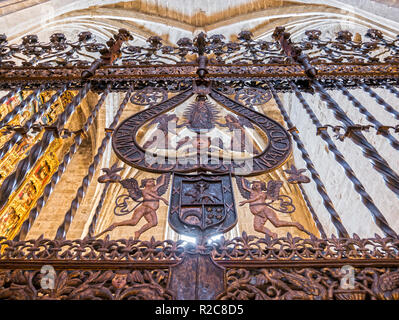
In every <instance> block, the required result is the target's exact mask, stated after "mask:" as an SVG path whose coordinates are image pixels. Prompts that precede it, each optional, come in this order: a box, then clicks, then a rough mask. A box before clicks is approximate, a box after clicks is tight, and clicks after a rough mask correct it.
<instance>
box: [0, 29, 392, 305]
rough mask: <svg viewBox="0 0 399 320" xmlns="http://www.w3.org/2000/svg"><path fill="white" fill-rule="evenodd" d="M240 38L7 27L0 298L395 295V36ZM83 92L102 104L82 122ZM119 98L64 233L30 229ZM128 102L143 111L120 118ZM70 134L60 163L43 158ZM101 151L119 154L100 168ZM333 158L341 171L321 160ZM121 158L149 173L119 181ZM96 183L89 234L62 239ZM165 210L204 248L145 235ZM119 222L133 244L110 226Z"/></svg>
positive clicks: (0, 142)
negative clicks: (105, 219) (114, 190)
mask: <svg viewBox="0 0 399 320" xmlns="http://www.w3.org/2000/svg"><path fill="white" fill-rule="evenodd" d="M237 39H238V40H237V41H235V42H232V41H227V40H226V39H225V38H224V36H223V35H212V36H207V35H205V34H203V33H201V34H199V35H198V36H197V37H195V38H194V39H188V38H182V39H180V40H179V41H178V42H177V45H176V46H169V45H164V44H163V43H162V39H161V38H159V37H151V38H149V39H148V40H147V43H148V46H147V47H137V46H133V45H131V44H130V41H131V40H132V36H131V35H130V34H129V32H128V31H126V30H123V29H121V30H120V31H119V33H118V34H116V35H115V36H114V37H113V38H112V39H110V40H109V41H108V42H107V43H106V44H103V43H98V42H96V41H95V40H94V39H93V37H92V35H91V34H90V33H88V32H82V33H81V34H79V36H78V39H77V40H76V41H71V40H68V39H66V38H65V36H64V35H63V34H54V35H52V36H51V38H50V41H49V42H46V43H43V42H40V41H39V39H38V38H37V37H36V36H34V35H30V36H26V37H24V38H23V39H22V42H21V43H20V44H9V43H8V42H7V38H6V36H4V35H3V36H1V37H0V49H1V50H0V88H1V90H3V91H6V93H5V94H4V95H3V96H2V97H1V99H0V104H1V108H2V109H1V112H2V113H1V117H0V130H1V136H0V163H1V166H2V167H1V169H0V170H1V172H0V174H1V176H0V179H1V180H0V181H1V187H0V231H1V233H0V246H1V247H0V249H1V252H0V298H1V299H399V271H398V265H399V262H398V261H399V260H398V245H399V239H398V234H397V232H396V231H397V230H398V227H399V225H398V224H397V222H396V220H397V219H395V218H396V216H395V215H396V214H397V207H396V206H397V204H398V202H397V201H398V199H397V197H398V196H399V176H398V173H397V172H399V163H398V160H397V159H398V157H397V155H396V152H397V150H399V141H398V133H399V124H397V121H396V120H398V119H399V111H398V107H397V105H398V102H399V89H398V76H399V39H398V38H396V39H386V38H384V37H383V35H382V33H381V32H379V31H378V30H369V31H368V33H367V34H365V35H363V38H362V37H361V36H360V35H358V34H357V35H355V36H353V35H352V34H351V33H350V32H348V31H342V32H339V33H338V34H337V35H336V38H334V39H323V36H322V34H321V32H320V31H318V30H309V31H307V32H306V37H305V38H304V39H302V40H301V41H299V42H292V41H291V39H290V34H289V33H287V32H286V31H285V30H284V28H281V27H279V28H276V29H275V32H274V34H273V41H270V42H267V41H264V40H255V39H253V36H252V34H251V33H250V32H245V31H243V32H241V33H240V34H239V35H238V37H237ZM89 92H93V93H96V94H98V100H97V101H96V103H95V104H94V106H93V107H92V108H91V109H90V113H88V114H86V115H84V122H83V123H84V124H83V126H82V127H81V128H79V129H78V130H73V129H71V127H70V126H68V124H69V122H70V119H71V117H72V116H73V114H74V113H75V112H76V110H77V109H78V106H79V105H80V104H81V103H82V102H83V101H84V100H85V98H86V97H87V95H88V94H89ZM110 95H114V96H117V97H122V98H121V99H120V103H119V106H118V108H117V110H116V113H115V114H114V116H113V121H112V122H110V124H109V126H108V127H107V128H106V129H105V134H104V137H103V138H102V140H101V142H100V143H99V147H98V149H97V150H96V151H95V154H94V155H93V157H92V161H91V163H90V165H89V166H88V167H87V169H86V174H85V175H84V176H82V180H81V185H80V187H79V188H78V189H77V190H76V195H75V197H74V199H73V201H72V202H71V203H70V206H69V209H68V210H67V211H66V212H65V215H64V217H63V221H62V223H60V224H59V225H58V226H57V227H56V228H55V230H56V235H55V238H54V239H45V238H43V237H40V238H38V239H29V238H28V234H29V231H30V230H31V228H32V226H34V224H35V221H36V220H37V218H38V217H39V215H40V213H41V211H42V209H43V208H44V206H45V205H46V203H47V201H48V199H49V198H50V197H51V196H52V193H53V191H54V188H55V186H56V185H57V183H58V182H59V181H60V179H61V177H62V176H63V174H64V173H65V171H66V169H67V167H68V164H69V163H70V162H71V160H72V158H73V156H74V155H75V154H76V153H77V152H78V151H79V147H80V146H81V145H82V143H83V142H84V139H85V137H86V135H87V132H88V131H89V130H91V129H90V128H92V127H93V126H95V124H96V121H97V118H98V114H99V112H100V110H101V108H106V103H105V102H106V99H107V96H110ZM365 97H366V100H364V99H365ZM387 97H388V98H387ZM38 99H41V100H40V103H36V104H33V107H32V102H33V101H37V100H38ZM13 101H14V102H13ZM129 103H132V104H135V105H137V106H140V108H141V109H140V111H139V112H137V113H134V114H128V115H126V107H127V105H128V104H129ZM350 110H356V112H357V113H356V117H354V116H353V115H354V113H353V111H350ZM124 112H125V113H124ZM327 112H330V114H331V117H327V116H325V115H326V114H327ZM381 112H385V118H384V119H389V117H390V118H391V119H390V120H389V121H388V120H387V122H383V121H382V120H379V119H381V117H380V116H377V115H379V114H380V113H381ZM122 119H124V120H123V121H121V120H122ZM384 121H385V120H384ZM373 136H375V137H377V138H378V139H379V140H378V141H380V142H379V143H375V141H374V140H373V139H371V138H370V137H373ZM71 137H73V139H74V140H73V143H71V144H70V145H69V146H68V148H67V149H66V150H63V149H62V148H61V149H59V150H60V151H59V153H60V154H61V156H58V159H60V160H59V161H58V160H57V159H56V158H57V157H56V156H54V155H51V154H50V153H49V152H50V151H49V150H50V149H51V148H53V149H51V150H54V148H55V146H60V145H62V141H63V139H67V138H71ZM371 140H373V141H371ZM108 145H112V150H113V152H114V154H115V155H116V156H117V157H118V159H119V160H118V161H116V162H115V163H114V165H112V166H110V168H101V167H100V165H101V159H102V157H103V155H104V153H105V150H106V148H107V146H108ZM57 148H58V147H57ZM57 150H58V149H57ZM348 150H349V151H348ZM322 152H323V154H324V155H323V156H322V154H321V153H322ZM348 152H349V153H348ZM351 152H352V153H351ZM355 152H357V154H358V156H357V158H355V160H353V159H351V156H349V157H348V156H347V154H349V155H352V154H354V153H355ZM11 154H14V155H16V156H14V158H12V157H11V156H10V155H11ZM327 155H328V156H327ZM326 157H329V159H330V160H328V161H327V160H325V159H326ZM43 159H47V160H46V161H44V160H43ZM51 159H53V160H51ZM320 159H321V160H320ZM358 159H362V160H358ZM364 159H366V160H367V163H368V166H369V167H366V165H364V162H362V161H364ZM324 161H325V163H324V164H323V162H324ZM332 163H334V165H335V166H336V168H338V169H337V170H336V171H339V170H341V171H340V172H341V175H342V176H344V177H345V179H344V180H339V179H338V178H337V177H338V176H339V174H338V173H337V176H335V175H334V174H332V173H331V171H328V170H326V167H328V166H329V165H330V164H332ZM122 164H123V166H121V165H122ZM301 166H303V167H302V168H301ZM126 167H133V168H136V169H137V170H138V171H139V172H145V173H149V174H152V176H150V177H146V178H143V179H141V181H138V178H137V177H136V178H135V177H134V176H128V177H126V176H123V174H122V173H123V170H124V168H126ZM305 167H306V169H305ZM101 169H102V170H103V174H102V175H100V176H99V177H98V179H97V181H96V179H93V177H95V175H96V173H98V172H99V171H100V170H101ZM334 170H335V169H334ZM326 172H327V173H326ZM328 172H330V173H328ZM368 176H369V178H367V177H368ZM265 177H267V178H265ZM370 177H371V178H370ZM366 178H367V179H366ZM35 179H36V180H35ZM370 179H375V184H376V185H377V186H378V190H377V193H376V190H375V188H374V189H373V190H372V192H370V191H369V190H370V186H369V184H370ZM362 181H363V182H362ZM364 181H366V183H365V182H364ZM93 183H99V184H104V187H103V189H102V193H101V195H100V196H99V201H98V202H97V203H96V206H95V208H93V209H94V214H93V215H91V216H90V221H87V225H88V229H87V232H86V235H85V237H84V238H83V239H70V238H69V237H68V231H69V230H70V227H71V223H72V221H73V219H74V217H75V215H76V214H77V212H78V209H79V206H80V205H81V204H82V202H83V201H84V199H85V196H87V191H88V188H89V186H90V185H91V184H93ZM113 185H120V186H121V187H122V189H123V190H124V191H126V192H125V193H123V194H120V195H119V194H118V196H117V197H116V198H115V199H116V200H115V203H114V208H113V214H114V215H116V216H122V215H128V214H130V215H131V216H130V219H126V220H119V222H115V223H113V224H111V225H108V226H107V227H105V228H104V227H103V226H102V225H99V220H100V219H101V217H102V215H104V214H105V213H104V211H105V210H103V205H104V201H105V199H106V197H107V193H108V192H110V191H109V190H110V188H111V187H112V186H113ZM348 186H350V187H348ZM339 188H342V190H343V191H342V192H341V193H337V189H339ZM346 188H347V189H346ZM290 190H291V191H292V190H296V192H297V197H298V199H300V200H301V201H302V202H301V203H303V206H302V207H301V212H303V214H304V215H305V216H307V217H308V218H309V219H308V220H309V221H310V222H309V223H307V224H306V226H305V225H304V223H302V222H301V221H305V220H306V219H305V218H303V219H302V220H301V219H296V218H291V219H282V218H281V217H289V216H290V215H292V217H295V216H294V215H295V214H298V213H297V212H298V211H299V209H298V203H297V202H296V201H297V200H295V199H293V196H292V195H290V194H288V193H289V191H290ZM167 192H168V193H169V199H166V194H167ZM292 192H293V191H292ZM32 194H34V195H36V198H35V197H33V199H31V200H29V199H28V200H26V201H28V202H26V201H25V200H24V201H25V202H24V204H26V205H25V206H16V205H15V203H16V202H15V201H14V199H16V198H17V197H19V199H23V197H25V196H26V197H27V198H29V197H30V196H31V195H32ZM332 194H333V195H332ZM337 194H340V196H339V197H338V196H337ZM376 194H377V195H378V197H377V198H376V197H375V195H376ZM238 199H242V200H241V201H239V200H238ZM21 201H22V200H21ZM29 201H30V202H29ZM160 206H165V207H167V210H168V213H167V221H166V224H167V225H168V227H170V228H171V229H172V230H173V231H172V232H174V233H175V234H177V235H185V236H190V237H193V238H195V239H196V241H197V243H196V244H192V243H187V242H186V241H184V240H171V239H160V240H155V238H153V237H152V238H151V240H148V241H147V240H141V239H140V238H141V237H142V235H148V234H151V230H153V228H154V227H156V226H157V224H158V217H159V213H158V209H159V208H160ZM240 210H241V211H240ZM245 212H247V213H248V216H245V215H244V213H245ZM360 212H363V213H362V214H360ZM143 219H144V220H146V223H145V224H144V225H143V226H142V227H141V228H138V227H136V228H133V227H134V226H136V225H137V224H138V222H139V221H140V220H142V221H144V220H143ZM248 219H249V225H251V227H250V228H249V229H245V228H241V229H240V228H239V226H243V223H244V220H245V222H248ZM267 222H269V224H270V223H271V225H272V226H273V227H274V229H270V227H269V226H268V225H267V224H266V223H267ZM120 226H131V227H132V229H131V230H133V231H134V232H132V237H130V238H128V239H117V240H113V239H111V238H110V237H109V236H105V237H104V236H103V235H104V234H107V233H108V232H110V231H112V230H114V229H115V228H119V227H120ZM251 228H252V229H251ZM288 228H289V229H288ZM231 230H236V231H237V230H238V231H240V232H242V231H244V232H242V235H241V236H237V235H236V236H231V235H232V234H234V233H232V231H231ZM248 230H254V231H256V235H249V233H250V232H248ZM273 230H274V231H273ZM281 230H283V231H281ZM288 230H291V231H288ZM292 230H294V232H295V234H296V235H292ZM354 230H360V231H359V232H354ZM395 230H396V231H395ZM277 231H278V233H277ZM227 232H230V233H229V234H228V233H227ZM281 232H283V233H284V236H281V234H282V233H281ZM374 232H375V233H376V234H375V235H374ZM357 233H363V234H366V236H365V237H363V236H359V235H358V234H357ZM367 234H369V235H367ZM219 235H224V237H222V238H220V239H219V240H214V241H213V239H215V237H217V236H219ZM1 236H3V237H1ZM43 265H46V266H47V269H43V268H42V267H43ZM345 272H347V273H346V274H345ZM351 276H354V278H353V277H352V278H350V277H351ZM49 279H50V280H49ZM348 279H352V280H351V281H349V280H348ZM44 280H46V281H47V282H46V281H44ZM346 280H348V281H349V282H348V281H347V282H345V281H346Z"/></svg>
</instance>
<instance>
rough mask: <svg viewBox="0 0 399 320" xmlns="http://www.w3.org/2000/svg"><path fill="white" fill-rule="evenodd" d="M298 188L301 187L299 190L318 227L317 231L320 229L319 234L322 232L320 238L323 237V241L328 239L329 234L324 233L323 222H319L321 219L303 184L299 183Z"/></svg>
mask: <svg viewBox="0 0 399 320" xmlns="http://www.w3.org/2000/svg"><path fill="white" fill-rule="evenodd" d="M298 187H299V189H300V190H301V193H302V197H303V200H305V203H306V206H307V207H308V209H309V212H310V214H311V215H312V218H313V221H314V222H315V224H316V227H317V229H318V230H319V232H320V236H321V237H322V238H323V239H327V234H326V232H325V231H324V228H323V225H322V224H321V222H320V220H319V217H318V216H317V214H316V211H314V208H313V206H312V203H311V202H310V200H309V197H308V195H307V194H306V192H305V189H304V188H303V187H302V184H300V183H298Z"/></svg>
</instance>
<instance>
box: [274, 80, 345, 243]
mask: <svg viewBox="0 0 399 320" xmlns="http://www.w3.org/2000/svg"><path fill="white" fill-rule="evenodd" d="M269 88H270V90H271V92H272V95H273V98H274V100H275V101H276V104H277V107H278V108H279V110H280V112H281V114H282V116H283V117H284V121H285V123H286V124H287V126H288V127H289V128H294V125H293V123H292V122H291V119H290V117H289V116H288V113H287V111H286V110H285V108H284V106H283V104H282V102H281V100H280V98H279V97H278V95H277V93H276V90H275V89H274V88H273V85H271V84H269ZM291 134H292V137H293V138H294V140H295V142H296V145H297V147H298V149H299V150H300V151H301V154H302V159H303V160H304V161H305V163H306V167H307V169H308V170H309V172H310V173H311V175H312V178H313V181H314V182H315V183H316V188H317V191H318V192H319V194H320V196H321V198H322V199H323V204H324V207H325V208H326V209H327V211H328V212H329V214H330V219H331V222H332V223H333V225H334V227H335V228H336V229H337V232H338V236H339V237H340V238H349V234H348V231H347V230H346V229H345V227H344V225H343V224H342V221H341V218H340V216H339V214H338V212H337V211H336V210H335V208H334V204H333V203H332V201H331V199H330V197H329V196H328V194H327V190H326V187H325V186H324V183H323V182H322V181H321V178H320V175H319V173H318V172H317V170H316V168H315V166H314V164H313V161H312V160H311V159H310V156H309V154H308V152H307V151H306V149H305V146H304V144H303V143H302V141H301V139H300V137H299V134H298V133H297V132H296V131H294V130H292V132H291ZM317 220H318V219H317Z"/></svg>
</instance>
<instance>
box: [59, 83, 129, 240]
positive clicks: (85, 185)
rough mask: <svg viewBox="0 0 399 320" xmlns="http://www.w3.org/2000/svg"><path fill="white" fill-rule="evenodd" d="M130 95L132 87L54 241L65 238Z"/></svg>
mask: <svg viewBox="0 0 399 320" xmlns="http://www.w3.org/2000/svg"><path fill="white" fill-rule="evenodd" d="M131 93H132V87H130V88H129V90H128V92H127V93H126V95H125V98H124V99H123V101H122V103H121V104H120V106H119V109H118V112H117V113H116V115H115V117H114V120H113V122H112V123H111V125H110V127H109V130H107V131H106V133H105V137H104V138H103V140H102V142H101V145H100V147H99V148H98V149H97V153H96V155H95V156H94V159H93V162H92V163H91V164H90V166H89V170H88V173H87V175H86V176H85V177H84V178H83V180H82V184H81V185H80V187H79V189H78V191H77V192H76V196H75V198H74V199H73V200H72V203H71V206H70V208H69V209H68V211H67V212H66V213H65V216H64V221H63V222H62V223H61V225H60V226H59V227H58V229H57V233H56V236H55V239H57V240H60V239H65V236H66V234H67V232H68V230H69V227H70V225H71V223H72V219H73V217H74V216H75V213H76V211H77V210H78V208H79V205H80V202H81V201H82V199H83V198H84V196H85V194H86V191H87V188H88V187H89V184H90V182H91V179H92V178H93V175H94V173H95V171H96V168H97V166H98V165H99V163H100V161H101V159H102V156H103V154H104V151H105V148H106V147H107V145H108V142H109V140H110V139H111V136H112V131H113V129H115V127H116V125H117V124H118V122H119V118H120V117H121V115H122V112H123V110H124V109H125V107H126V105H127V103H128V102H129V98H130V95H131Z"/></svg>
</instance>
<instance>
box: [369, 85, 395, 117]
mask: <svg viewBox="0 0 399 320" xmlns="http://www.w3.org/2000/svg"><path fill="white" fill-rule="evenodd" d="M385 88H387V89H388V90H389V91H390V92H391V93H392V94H394V95H395V96H396V97H397V98H399V91H398V90H397V89H396V88H395V87H394V86H392V85H390V84H389V83H386V84H385ZM374 93H375V92H374ZM378 98H379V97H378ZM376 99H377V94H376ZM390 107H391V106H390ZM391 108H392V107H391ZM392 110H394V111H395V118H396V119H398V120H399V112H397V111H396V110H395V109H393V108H392ZM390 112H391V111H390Z"/></svg>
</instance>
